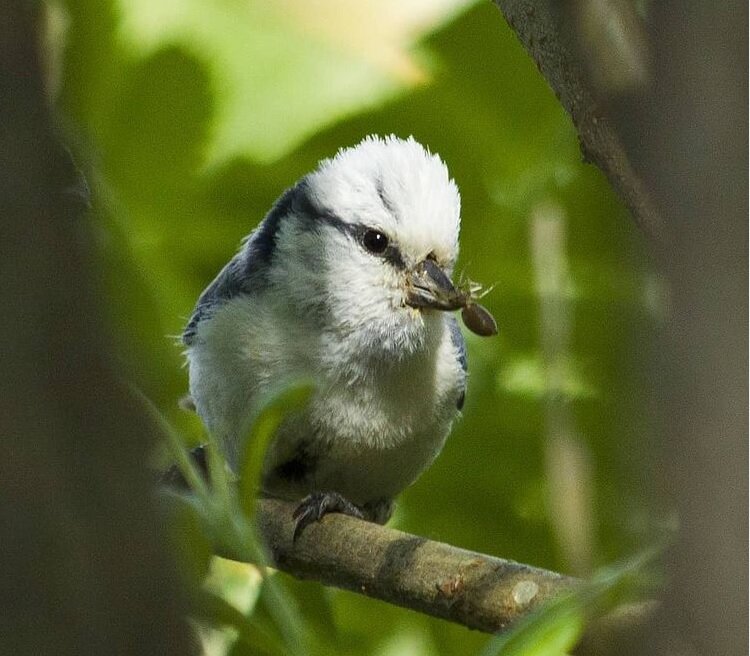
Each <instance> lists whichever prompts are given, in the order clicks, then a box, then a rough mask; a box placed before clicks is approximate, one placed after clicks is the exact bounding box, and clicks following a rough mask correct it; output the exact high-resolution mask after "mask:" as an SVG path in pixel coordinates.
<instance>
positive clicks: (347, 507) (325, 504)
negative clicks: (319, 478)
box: [292, 492, 364, 542]
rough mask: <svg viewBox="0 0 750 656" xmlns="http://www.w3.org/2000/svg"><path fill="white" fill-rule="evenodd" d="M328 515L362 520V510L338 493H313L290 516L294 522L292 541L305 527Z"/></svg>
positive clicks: (295, 539) (294, 540)
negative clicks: (346, 516) (333, 514)
mask: <svg viewBox="0 0 750 656" xmlns="http://www.w3.org/2000/svg"><path fill="white" fill-rule="evenodd" d="M328 513H343V514H344V515H349V516H350V517H357V518H358V519H364V514H363V513H362V510H360V508H358V507H357V506H355V505H354V504H353V503H352V502H351V501H348V500H347V499H345V498H344V497H342V496H341V495H340V494H339V493H338V492H313V493H312V494H308V495H307V496H306V497H305V498H304V499H302V501H301V502H300V504H299V506H297V509H296V510H295V511H294V513H293V514H292V517H293V518H294V520H295V523H294V534H293V535H292V541H293V542H296V541H297V538H299V536H300V535H301V534H302V531H303V530H304V529H305V527H306V526H309V525H310V524H312V523H313V522H317V521H318V520H319V519H320V518H321V517H323V515H327V514H328Z"/></svg>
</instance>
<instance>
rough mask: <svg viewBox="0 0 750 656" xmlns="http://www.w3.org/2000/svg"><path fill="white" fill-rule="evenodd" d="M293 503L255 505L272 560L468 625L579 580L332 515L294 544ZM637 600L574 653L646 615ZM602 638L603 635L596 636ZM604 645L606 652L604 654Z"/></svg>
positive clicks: (492, 621) (503, 620) (489, 622)
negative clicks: (636, 602)
mask: <svg viewBox="0 0 750 656" xmlns="http://www.w3.org/2000/svg"><path fill="white" fill-rule="evenodd" d="M295 507H296V504H294V503H292V502H286V501H279V500H277V499H262V500H260V501H259V502H258V511H257V512H258V515H257V521H258V526H259V528H260V532H261V535H262V537H263V539H264V540H265V542H266V545H267V547H268V550H269V553H270V556H271V559H272V562H273V564H274V566H275V567H277V568H278V569H280V570H282V571H284V572H286V573H288V574H291V575H293V576H295V577H297V578H301V579H312V580H315V581H319V582H320V583H323V584H325V585H330V586H334V587H337V588H342V589H344V590H351V591H353V592H357V593H360V594H364V595H367V596H368V597H373V598H375V599H380V600H382V601H386V602H388V603H391V604H395V605H397V606H402V607H404V608H409V609H411V610H416V611H419V612H422V613H425V614H427V615H432V616H433V617H438V618H441V619H445V620H449V621H452V622H457V623H459V624H463V625H464V626H466V627H468V628H471V629H478V630H480V631H485V632H488V633H497V632H498V631H502V630H503V629H506V628H507V627H508V626H509V625H510V624H511V623H513V622H514V621H516V620H518V619H519V618H521V617H523V616H525V615H528V614H529V613H530V612H532V611H534V610H535V609H537V608H538V607H539V606H541V605H542V604H544V603H545V602H547V601H549V600H551V599H552V598H554V597H556V596H559V595H561V594H564V593H566V592H570V591H572V590H574V589H575V588H576V586H578V585H579V584H580V582H579V580H578V579H575V578H573V577H569V576H564V575H562V574H558V573H556V572H551V571H548V570H544V569H539V568H536V567H532V566H530V565H524V564H521V563H516V562H514V561H512V560H504V559H502V558H495V557H493V556H487V555H485V554H481V553H476V552H473V551H467V550H465V549H459V548H457V547H454V546H451V545H449V544H445V543H442V542H436V541H433V540H428V539H427V538H423V537H419V536H416V535H411V534H409V533H404V532H402V531H397V530H395V529H392V528H388V527H385V526H379V525H377V524H372V523H370V522H365V521H362V520H359V519H355V518H353V517H347V516H345V515H339V514H332V515H327V516H326V517H324V518H323V519H322V520H321V521H320V522H317V523H315V524H312V525H311V526H309V527H307V528H306V529H305V531H304V533H303V534H302V536H301V537H300V538H299V540H297V542H296V543H294V542H292V533H293V531H294V521H293V519H292V513H293V511H294V509H295ZM652 610H653V603H649V602H646V603H643V604H635V605H632V606H630V607H628V608H627V609H625V610H622V609H621V610H620V611H618V612H616V613H614V614H612V615H609V616H607V618H606V619H604V620H603V621H601V622H597V623H595V624H594V625H593V626H592V627H591V628H590V631H588V632H587V635H586V636H585V638H584V641H583V643H582V647H581V649H580V650H579V652H577V653H597V654H602V653H606V650H605V647H611V645H612V644H618V643H619V641H618V640H617V639H614V638H613V636H614V637H616V638H622V637H623V636H628V635H629V634H631V633H632V632H633V630H634V629H635V628H636V627H640V626H642V625H643V623H644V622H645V621H646V620H648V619H649V618H650V616H651V614H652ZM603 636H604V637H605V638H606V639H605V640H602V637H603ZM603 650H605V651H603Z"/></svg>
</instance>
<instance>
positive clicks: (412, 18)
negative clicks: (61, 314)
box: [52, 0, 660, 655]
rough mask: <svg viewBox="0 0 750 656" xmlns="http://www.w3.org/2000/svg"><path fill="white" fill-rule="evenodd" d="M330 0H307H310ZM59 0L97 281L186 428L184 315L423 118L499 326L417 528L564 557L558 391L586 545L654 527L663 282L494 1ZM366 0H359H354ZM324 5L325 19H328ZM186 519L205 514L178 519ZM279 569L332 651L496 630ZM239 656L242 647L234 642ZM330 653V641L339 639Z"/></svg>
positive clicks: (419, 128)
mask: <svg viewBox="0 0 750 656" xmlns="http://www.w3.org/2000/svg"><path fill="white" fill-rule="evenodd" d="M310 5H311V6H312V7H313V9H315V7H318V9H317V10H315V11H312V10H310V9H309V6H310ZM402 5H403V7H410V4H409V3H397V2H386V3H375V2H370V1H368V2H362V3H344V2H335V1H334V0H328V1H327V2H320V3H303V2H294V1H293V0H288V1H283V0H276V1H274V2H262V1H261V0H257V1H255V2H250V1H248V2H244V3H239V2H236V1H235V0H212V1H210V0H189V1H188V0H185V1H184V2H169V3H166V2H165V3H149V2H144V1H142V0H139V1H138V2H135V1H129V0H120V1H116V0H65V1H64V2H62V4H59V5H58V4H53V5H52V7H53V9H54V10H55V11H54V12H53V17H56V18H55V20H57V21H58V22H60V23H61V24H62V25H63V27H64V28H65V29H64V30H53V33H55V34H57V33H58V32H59V33H60V34H62V35H63V36H62V37H60V38H61V39H62V41H61V43H62V47H63V52H64V57H63V59H62V62H63V63H62V66H63V70H62V83H61V87H60V90H59V98H58V101H59V105H60V107H61V109H62V112H61V116H62V120H63V121H64V123H65V127H66V129H67V131H68V133H69V135H70V136H71V141H72V142H73V144H74V147H75V149H76V150H77V152H78V154H79V160H80V161H81V162H82V163H83V165H84V166H85V168H86V170H87V175H88V177H89V180H90V182H91V184H92V187H93V189H94V192H95V212H94V216H95V220H96V227H97V234H98V237H99V245H100V257H101V263H102V268H103V271H104V272H105V276H106V279H105V280H104V282H103V284H104V287H105V289H106V298H107V300H108V302H109V306H108V309H109V311H110V314H111V317H112V320H113V324H114V326H115V328H116V330H117V336H118V340H119V347H120V353H121V355H122V358H123V360H124V362H125V363H126V365H127V367H128V368H129V371H130V374H131V376H132V378H133V379H134V380H135V381H136V382H137V384H138V385H139V386H140V387H142V388H143V389H144V390H145V391H146V392H147V395H148V396H149V397H150V398H153V399H154V400H155V401H156V404H157V405H158V406H159V407H160V408H161V409H163V411H164V413H165V414H166V415H167V417H168V418H169V421H170V422H171V423H173V424H174V425H176V426H177V427H178V428H179V431H180V432H181V433H183V434H185V435H187V436H189V439H190V440H192V441H193V442H198V441H200V440H201V439H202V432H201V429H200V426H199V424H198V420H197V419H196V418H195V417H192V416H189V415H186V414H185V413H182V412H181V411H179V410H178V409H177V403H176V402H177V399H178V398H179V397H180V396H181V395H182V394H184V393H185V391H186V389H187V380H186V372H185V370H184V369H183V368H182V356H181V353H180V348H179V346H178V345H177V344H176V340H175V336H177V335H179V334H180V332H181V330H182V327H183V325H184V323H185V320H186V318H187V317H188V315H189V314H190V312H191V310H192V307H193V304H194V302H195V300H196V298H197V296H198V294H199V293H200V291H201V290H202V289H203V288H204V287H205V286H206V285H207V284H208V283H209V282H210V281H211V279H212V278H213V276H214V275H215V274H216V273H217V272H218V270H219V269H220V268H221V266H222V265H223V263H224V262H225V261H226V260H227V259H228V258H229V257H230V256H231V254H232V253H233V252H234V251H235V249H236V248H237V246H238V244H239V241H240V238H241V237H243V236H244V235H246V234H247V233H248V232H249V231H250V230H252V229H253V228H254V227H255V225H256V224H257V223H258V221H259V220H260V219H261V218H262V217H263V215H264V213H265V212H266V210H267V209H268V208H269V207H270V206H271V204H272V203H273V201H274V200H275V199H276V197H277V196H279V195H280V193H281V192H282V191H283V190H284V189H285V188H286V187H288V186H289V185H291V184H292V183H293V182H294V181H295V180H297V179H298V178H299V177H300V176H301V175H303V174H304V173H306V172H308V171H309V170H311V169H312V168H313V167H314V166H315V165H316V163H317V162H318V160H320V159H321V158H323V157H327V156H331V155H332V154H334V153H335V152H336V150H337V149H338V148H340V147H342V146H348V145H352V144H354V143H356V142H357V141H359V140H360V139H361V138H362V137H363V136H365V135H367V134H371V133H379V134H389V133H395V134H397V135H400V136H407V135H410V134H411V135H414V136H415V137H416V138H417V139H418V140H419V141H421V142H422V143H424V144H426V145H427V146H428V147H429V148H430V149H431V150H433V151H435V152H438V153H440V155H441V156H442V157H443V158H444V160H445V161H446V162H447V164H448V167H449V169H450V171H451V173H452V175H453V176H454V177H455V179H456V181H457V183H458V185H459V188H460V190H461V194H462V201H463V213H462V234H461V249H462V252H461V258H460V261H459V266H458V270H459V271H462V270H465V271H466V273H467V274H468V275H470V277H471V278H472V279H474V280H477V281H480V282H482V283H484V284H485V285H490V284H493V283H494V284H495V287H494V290H493V291H492V292H491V293H490V294H489V295H488V296H487V297H486V298H485V299H484V301H483V303H484V304H486V305H487V307H488V308H489V309H490V310H491V311H492V312H493V314H494V316H495V317H496V318H497V320H498V324H499V326H500V335H499V336H498V337H496V338H493V339H480V338H477V337H475V336H474V335H471V334H469V335H467V340H468V344H469V368H470V380H469V389H468V394H467V402H466V406H465V408H464V416H463V418H462V419H461V420H460V421H459V422H458V423H457V425H456V427H455V429H454V431H453V435H452V437H451V438H450V439H449V441H448V443H447V445H446V447H445V450H444V452H443V453H442V455H441V456H440V458H439V459H438V460H437V462H436V463H435V464H434V465H433V467H432V468H431V469H430V470H429V471H428V472H427V473H426V474H425V475H424V476H423V477H422V478H421V479H420V480H419V481H418V482H417V483H416V484H415V485H414V486H413V487H412V488H410V489H409V490H407V491H406V492H405V493H404V494H403V495H402V498H401V503H400V506H399V510H398V512H397V515H396V518H395V520H394V521H395V523H396V524H397V525H398V526H399V527H400V528H403V529H404V530H408V531H412V532H415V533H419V534H422V535H425V536H428V537H430V538H433V539H438V540H442V541H446V542H450V543H453V544H456V545H458V546H461V547H465V548H468V549H474V550H478V551H483V552H485V553H490V554H494V555H498V556H502V557H506V558H512V559H515V560H518V561H522V562H526V563H531V564H534V565H537V566H542V567H547V568H551V569H556V570H562V571H567V570H568V569H569V564H570V555H569V554H567V553H566V552H565V548H564V545H563V544H561V541H560V538H559V535H557V533H556V530H555V525H554V522H553V521H551V520H552V518H551V512H550V498H549V494H548V492H549V490H548V487H547V480H548V470H549V467H550V466H554V463H551V464H550V463H549V462H548V460H547V459H546V456H545V453H546V450H545V449H546V445H547V440H548V435H547V431H546V429H545V402H546V401H547V400H548V398H549V394H550V393H555V394H559V395H561V396H562V398H563V400H564V403H565V405H566V407H567V408H568V409H569V411H570V416H571V417H572V422H573V426H574V429H575V431H574V435H575V439H576V441H577V443H578V444H579V445H580V447H581V448H582V449H583V450H584V452H585V453H586V454H587V456H588V461H587V462H588V463H589V464H590V472H589V474H590V479H591V481H592V490H591V494H590V497H591V499H593V502H592V505H591V507H590V508H588V509H586V510H587V512H586V514H585V516H584V517H582V518H579V519H580V521H582V522H585V523H586V524H587V526H586V530H587V531H588V532H589V533H590V534H591V535H593V542H592V543H591V544H590V545H588V546H589V548H590V552H591V559H590V560H591V564H592V565H594V566H599V565H602V564H605V563H608V562H611V561H612V560H614V559H617V558H620V557H623V556H625V555H628V554H631V553H633V552H635V551H638V550H639V549H641V548H642V547H643V546H644V545H645V544H647V543H648V542H649V541H650V539H651V537H652V535H653V534H654V532H655V527H654V519H653V518H654V516H655V513H654V503H653V494H654V490H652V489H651V485H650V480H651V469H650V468H651V466H652V465H651V462H652V459H651V458H650V455H649V454H650V449H651V444H650V442H651V436H652V435H653V433H654V425H653V412H652V411H651V406H650V401H649V399H650V395H649V381H647V380H644V379H643V374H642V372H643V371H644V367H643V366H642V364H643V362H644V361H645V360H646V359H647V358H650V357H652V353H651V348H652V339H651V336H652V334H653V332H654V329H655V327H656V326H657V324H658V322H659V317H660V301H659V293H658V292H659V281H658V279H656V278H655V277H654V276H653V274H652V273H651V271H650V269H649V266H648V262H647V259H646V258H645V257H644V254H643V250H644V249H643V244H642V243H641V240H640V238H639V235H638V234H637V233H636V231H635V229H634V227H633V224H632V221H631V220H630V218H629V216H628V215H627V213H626V211H625V210H624V209H623V208H622V207H621V205H620V204H619V202H618V200H617V199H616V198H615V196H614V194H613V192H612V190H611V189H610V187H609V186H608V184H607V182H606V180H605V179H604V178H603V176H602V175H601V174H600V173H599V171H598V170H596V169H595V168H593V167H591V166H589V165H586V164H584V163H583V162H582V160H581V155H580V152H579V148H578V142H577V138H576V133H575V131H574V129H573V127H572V125H571V122H570V120H569V118H568V116H567V115H565V113H564V112H563V110H562V109H561V108H560V106H559V104H558V103H557V101H556V99H555V98H554V95H553V94H552V92H551V91H550V89H549V88H548V87H547V86H546V83H545V82H544V80H543V79H542V78H541V76H540V75H539V73H538V71H537V70H536V68H535V66H534V64H533V62H532V61H531V60H530V59H529V57H528V56H527V55H526V53H525V52H524V51H523V49H522V48H521V46H520V44H519V43H518V42H517V40H516V38H515V36H514V35H513V33H512V32H511V31H510V29H509V28H508V26H507V25H506V24H505V22H504V20H503V18H502V16H501V15H500V13H499V12H498V11H497V9H496V8H495V7H494V6H492V5H491V4H490V3H489V2H483V3H472V2H455V1H454V2H451V1H450V0H439V1H435V2H432V3H430V2H426V1H420V2H415V3H413V7H412V8H411V9H403V8H402V9H401V10H400V11H399V8H400V7H402ZM355 6H356V7H357V8H356V9H355ZM316 11H318V14H316ZM549 204H553V205H554V206H555V207H556V208H558V209H559V210H560V212H561V213H562V215H563V216H564V220H565V236H566V247H565V248H566V250H565V253H564V255H565V257H566V260H567V266H568V269H569V271H570V276H569V280H567V281H566V284H565V286H564V289H565V295H564V300H565V302H566V303H567V305H568V307H569V310H570V312H571V315H572V333H571V343H570V349H569V351H570V352H569V353H566V354H565V363H566V364H565V368H564V372H565V373H564V376H563V380H564V384H563V385H562V387H561V389H559V390H550V389H549V388H548V377H547V373H548V372H546V371H545V365H544V359H543V357H542V354H541V346H540V332H541V326H540V311H539V308H540V297H539V294H538V291H537V289H536V283H535V276H534V264H533V259H532V256H531V251H530V222H531V216H532V214H533V213H534V211H535V210H536V209H537V208H539V207H542V206H545V205H549ZM188 523H189V522H188ZM280 578H283V579H284V586H285V587H286V589H288V590H290V591H291V592H290V594H291V595H292V598H294V599H295V600H296V603H297V604H298V605H299V606H300V608H302V611H303V612H302V614H303V616H304V618H305V620H306V621H308V622H310V623H312V625H313V626H316V627H319V628H320V630H321V631H325V632H328V633H329V634H330V635H331V636H335V639H333V640H331V645H332V646H331V647H330V649H332V650H333V649H335V650H337V651H338V652H339V653H342V654H349V653H351V654H354V653H356V654H363V653H367V654H379V655H386V654H431V653H441V654H464V653H470V652H472V651H473V652H477V651H479V650H480V649H481V648H482V646H483V645H484V644H485V643H486V642H487V638H486V636H482V635H480V634H477V633H474V632H470V631H468V630H466V629H463V628H461V627H458V626H453V625H451V624H448V623H446V622H441V621H438V620H433V619H430V618H427V617H424V616H422V615H419V614H417V613H411V612H408V611H404V610H401V609H398V608H395V607H390V606H388V605H385V604H382V603H378V602H375V601H372V600H369V599H367V598H364V597H360V596H358V595H354V594H350V593H345V592H338V591H330V590H320V589H319V586H316V585H315V584H311V583H302V582H298V581H292V580H290V579H289V578H288V577H280ZM237 650H238V651H237V653H242V652H241V650H240V647H237ZM329 653H333V652H329Z"/></svg>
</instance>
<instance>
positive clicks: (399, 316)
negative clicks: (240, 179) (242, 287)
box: [271, 136, 460, 357]
mask: <svg viewBox="0 0 750 656" xmlns="http://www.w3.org/2000/svg"><path fill="white" fill-rule="evenodd" d="M276 212H277V214H285V218H284V219H283V220H282V221H280V223H279V225H278V230H277V232H276V234H275V248H274V252H275V255H274V264H273V266H272V267H271V268H272V270H273V276H272V277H273V278H274V279H275V283H276V284H275V285H274V286H275V287H276V289H279V288H281V289H282V290H283V291H284V292H285V294H286V295H287V297H288V298H289V300H290V301H291V302H292V303H294V304H296V305H297V307H299V308H301V309H302V310H303V312H304V313H306V314H307V315H308V316H309V317H311V318H313V319H314V320H316V321H317V322H318V324H319V326H320V328H321V329H322V330H323V332H326V331H328V332H329V333H330V334H331V335H335V336H336V338H338V339H345V340H348V341H349V342H350V343H351V344H352V345H353V346H354V347H355V348H358V349H360V350H361V352H362V354H363V355H364V354H366V353H367V352H371V353H374V352H378V353H381V354H385V353H387V354H388V355H389V356H394V355H395V356H396V357H401V356H403V355H405V354H408V353H409V352H413V351H415V350H418V349H422V348H424V346H425V345H426V344H427V343H428V342H429V339H430V334H431V333H438V332H439V331H440V330H442V327H443V325H444V323H443V319H442V312H441V311H444V310H455V309H457V308H458V307H459V301H458V298H459V293H458V292H457V290H456V289H455V288H454V287H453V284H452V283H451V280H450V278H451V275H452V271H453V266H454V264H455V261H456V258H457V256H458V233H459V226H460V197H459V193H458V189H457V187H456V184H455V183H454V181H453V180H452V179H451V178H450V176H449V174H448V170H447V168H446V166H445V164H444V163H443V161H442V160H441V159H440V158H439V157H438V156H437V155H434V154H431V153H430V152H429V151H428V150H427V149H425V148H424V147H423V146H422V145H421V144H419V143H418V142H416V141H415V140H414V139H413V138H409V139H406V140H404V139H399V138H396V137H393V136H391V137H387V138H385V139H381V138H378V137H367V138H366V139H365V140H364V141H362V142H361V143H359V144H358V145H356V146H354V147H351V148H346V149H342V150H341V151H339V152H338V154H337V155H336V156H335V157H333V158H331V159H327V160H324V161H323V162H321V163H320V165H319V167H318V168H317V169H316V170H315V171H314V172H313V173H311V174H309V175H307V176H305V177H304V178H303V179H302V180H301V181H300V182H299V183H298V184H297V185H296V186H295V187H294V188H293V189H292V190H290V191H289V192H287V196H286V198H282V199H281V200H280V201H279V203H278V204H277V208H276Z"/></svg>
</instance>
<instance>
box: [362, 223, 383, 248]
mask: <svg viewBox="0 0 750 656" xmlns="http://www.w3.org/2000/svg"><path fill="white" fill-rule="evenodd" d="M362 243H363V244H364V247H365V248H366V249H367V250H368V251H370V252H371V253H375V254H376V255H380V254H382V253H383V252H385V249H386V248H388V237H386V236H385V235H384V234H383V233H382V232H379V231H378V230H373V229H372V228H368V229H367V230H365V234H364V235H362Z"/></svg>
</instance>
